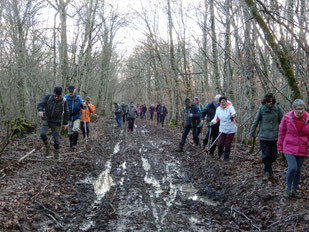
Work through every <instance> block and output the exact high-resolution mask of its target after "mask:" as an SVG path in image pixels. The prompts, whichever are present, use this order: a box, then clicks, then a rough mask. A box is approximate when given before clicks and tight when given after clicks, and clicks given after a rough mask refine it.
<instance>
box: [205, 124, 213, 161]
mask: <svg viewBox="0 0 309 232" xmlns="http://www.w3.org/2000/svg"><path fill="white" fill-rule="evenodd" d="M211 129H212V128H211V127H209V131H208V133H209V135H208V142H207V151H206V159H207V158H208V153H209V145H210V137H211V132H212V131H211Z"/></svg>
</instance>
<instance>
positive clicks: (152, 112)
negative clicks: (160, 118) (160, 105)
mask: <svg viewBox="0 0 309 232" xmlns="http://www.w3.org/2000/svg"><path fill="white" fill-rule="evenodd" d="M155 110H156V108H155V107H154V104H151V106H150V107H149V113H150V118H149V120H152V121H153V114H154V112H155Z"/></svg>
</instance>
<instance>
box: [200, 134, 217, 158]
mask: <svg viewBox="0 0 309 232" xmlns="http://www.w3.org/2000/svg"><path fill="white" fill-rule="evenodd" d="M221 134H222V132H220V133H219V135H218V137H217V138H216V139H215V141H214V142H213V143H212V144H211V145H210V147H209V150H210V149H211V148H212V147H213V146H214V145H215V143H216V142H217V140H218V139H219V137H220V135H221ZM203 152H204V150H202V151H201V152H199V153H198V155H200V154H202V153H203Z"/></svg>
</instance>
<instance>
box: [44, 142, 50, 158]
mask: <svg viewBox="0 0 309 232" xmlns="http://www.w3.org/2000/svg"><path fill="white" fill-rule="evenodd" d="M43 142H44V146H45V156H49V153H50V146H49V143H48V141H47V140H44V141H43Z"/></svg>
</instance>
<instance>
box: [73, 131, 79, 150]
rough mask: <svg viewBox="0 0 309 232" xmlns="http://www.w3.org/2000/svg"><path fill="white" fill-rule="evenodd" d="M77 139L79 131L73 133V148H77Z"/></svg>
mask: <svg viewBox="0 0 309 232" xmlns="http://www.w3.org/2000/svg"><path fill="white" fill-rule="evenodd" d="M77 140H78V132H74V133H73V135H72V150H75V149H76V146H77Z"/></svg>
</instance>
